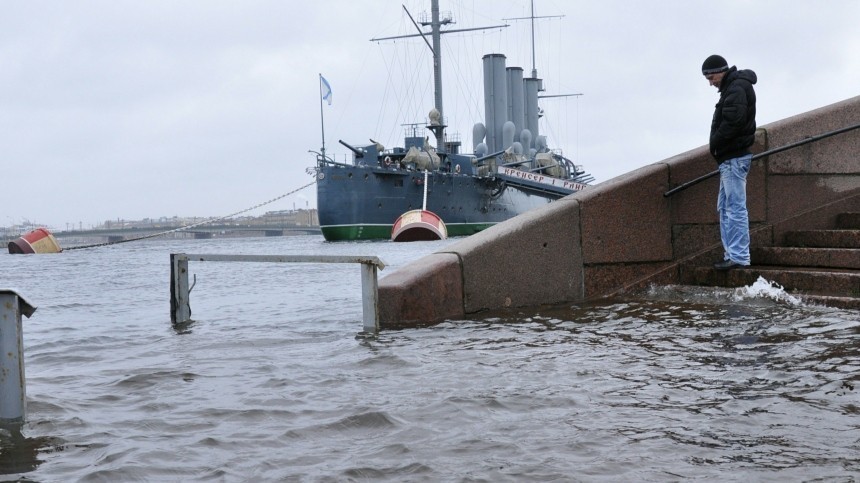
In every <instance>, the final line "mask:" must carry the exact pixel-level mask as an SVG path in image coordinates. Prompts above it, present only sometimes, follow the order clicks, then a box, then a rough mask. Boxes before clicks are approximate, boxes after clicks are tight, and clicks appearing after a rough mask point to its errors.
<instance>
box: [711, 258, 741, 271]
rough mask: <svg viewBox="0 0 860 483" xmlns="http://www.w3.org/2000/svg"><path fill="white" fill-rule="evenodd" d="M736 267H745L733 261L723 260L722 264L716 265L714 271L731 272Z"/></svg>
mask: <svg viewBox="0 0 860 483" xmlns="http://www.w3.org/2000/svg"><path fill="white" fill-rule="evenodd" d="M736 267H743V265H741V264H740V263H738V262H734V261H732V260H723V261H722V262H719V263H715V264H714V270H731V269H732V268H736Z"/></svg>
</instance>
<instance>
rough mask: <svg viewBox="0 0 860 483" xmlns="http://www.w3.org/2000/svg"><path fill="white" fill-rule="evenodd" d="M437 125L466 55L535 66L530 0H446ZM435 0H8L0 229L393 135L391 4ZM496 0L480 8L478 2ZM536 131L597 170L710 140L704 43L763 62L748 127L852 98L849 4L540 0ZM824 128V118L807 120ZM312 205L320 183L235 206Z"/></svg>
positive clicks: (424, 65) (280, 168) (214, 204)
mask: <svg viewBox="0 0 860 483" xmlns="http://www.w3.org/2000/svg"><path fill="white" fill-rule="evenodd" d="M440 3H441V10H442V11H443V12H451V14H452V15H453V18H454V20H455V21H456V22H457V23H456V24H455V25H453V26H452V28H466V27H479V26H490V25H498V24H503V23H507V24H509V25H510V27H508V28H506V29H500V28H497V29H492V30H487V31H480V32H472V33H463V34H450V35H446V36H443V45H444V47H443V61H442V62H443V64H442V65H443V69H444V70H445V87H444V103H445V104H444V108H445V112H444V114H445V116H446V118H447V121H448V124H449V126H450V128H449V136H450V135H455V134H459V135H460V137H461V138H462V140H463V144H464V146H465V147H466V148H467V149H465V150H466V151H470V150H471V146H472V141H471V131H472V129H471V128H472V125H473V124H474V123H475V122H477V121H482V120H483V100H482V97H481V96H482V87H481V77H480V76H481V73H482V67H481V57H482V56H483V55H484V54H488V53H503V54H505V55H506V56H507V65H508V66H521V67H523V68H524V69H525V72H526V74H528V73H529V72H530V70H531V53H530V49H529V45H530V33H529V23H528V22H525V21H520V20H503V19H511V18H515V17H522V16H527V15H528V12H529V10H528V9H529V2H528V0H466V1H455V0H441V2H440ZM401 5H405V6H406V8H407V9H408V10H409V11H410V12H411V13H412V14H413V15H414V16H415V17H416V19H417V18H418V16H419V15H421V14H422V13H423V12H426V13H427V14H428V15H429V10H430V1H429V0H405V1H403V2H393V1H382V0H375V1H370V0H319V1H316V2H297V1H290V2H287V1H283V0H242V1H217V0H182V1H175V0H170V1H167V0H164V1H161V0H146V1H123V0H85V1H77V0H68V1H59V0H57V1H44V0H27V1H24V0H20V1H15V0H3V2H2V11H0V148H2V163H3V166H2V167H3V169H2V180H3V182H2V187H0V226H8V225H12V224H18V223H21V222H22V221H24V220H28V221H31V222H35V223H39V224H43V225H47V226H49V227H52V228H54V229H58V230H60V229H65V228H66V227H67V226H69V225H74V226H76V227H77V226H80V225H83V226H84V227H87V226H89V225H95V224H99V223H102V222H104V221H105V220H117V219H127V220H128V219H142V218H147V217H149V218H159V217H162V216H168V217H170V216H174V215H177V216H198V217H209V216H223V215H227V214H230V213H235V212H237V211H240V210H244V209H246V208H249V207H252V206H254V205H257V204H258V203H261V202H263V201H266V200H269V199H272V198H275V197H278V196H280V195H283V194H285V193H288V192H290V191H293V190H295V189H297V188H299V187H301V186H303V185H305V184H307V183H310V182H312V181H313V178H312V177H311V176H309V175H308V174H307V173H306V169H307V168H309V167H311V166H313V164H314V157H313V155H312V154H310V153H309V152H308V151H309V150H315V151H317V150H319V149H320V146H321V129H320V94H319V81H318V74H319V73H322V75H323V76H325V78H326V79H327V80H328V82H329V84H330V85H331V87H332V91H333V102H332V104H331V105H330V106H329V105H324V106H323V111H324V116H325V135H326V148H327V151H328V152H329V153H330V154H334V155H336V156H337V157H338V158H339V159H342V158H343V157H344V156H345V155H346V154H347V150H346V149H345V148H344V147H342V146H341V145H339V144H338V143H337V140H338V139H343V140H344V141H347V142H349V143H352V144H361V143H364V142H367V140H368V139H370V138H373V139H374V140H377V141H379V142H382V143H383V144H384V145H385V146H386V147H394V146H397V145H401V143H402V134H403V131H402V127H401V125H402V124H405V123H410V122H424V121H426V116H427V112H428V111H429V110H430V108H431V107H432V103H433V94H432V71H431V61H430V57H429V53H428V49H427V47H426V46H425V45H424V44H423V42H422V41H421V40H410V41H404V40H400V41H396V42H391V41H388V42H370V41H369V40H370V39H371V38H375V37H386V36H394V35H401V34H409V33H413V32H414V30H415V28H414V27H413V26H412V24H411V23H410V21H409V18H408V17H407V16H406V14H405V13H404V9H403V7H402V6H401ZM492 5H496V6H497V8H496V9H495V10H493V9H491V8H490V7H491V6H492ZM535 9H536V14H537V15H563V17H560V18H547V19H540V20H537V21H536V27H537V32H536V35H535V38H536V43H537V49H538V50H537V56H536V62H537V66H536V67H537V70H538V74H539V76H540V77H542V78H543V79H544V84H545V87H546V92H545V94H573V93H582V94H583V96H581V97H570V98H554V99H546V100H545V101H544V102H542V108H543V109H544V111H545V113H546V115H545V117H544V118H543V119H542V121H541V130H542V134H545V135H547V136H548V138H549V144H550V146H551V147H554V148H560V149H562V150H563V152H564V154H565V155H566V156H568V157H570V158H572V159H573V160H574V161H575V162H576V163H577V164H582V165H584V167H585V168H586V170H587V171H589V172H591V173H592V174H593V175H594V176H595V177H596V178H597V181H598V182H601V181H606V180H608V179H610V178H612V177H615V176H617V175H620V174H623V173H625V172H628V171H631V170H633V169H636V168H639V167H642V166H645V165H648V164H651V163H654V162H657V161H661V160H663V159H666V158H668V157H671V156H674V155H675V154H679V153H682V152H685V151H688V150H690V149H694V148H697V147H699V146H701V145H703V144H705V143H706V142H707V136H708V128H709V123H710V117H711V114H712V111H713V106H714V103H715V102H716V100H717V93H716V90H715V89H714V88H713V87H710V86H709V85H708V83H707V81H706V80H704V78H703V77H702V75H701V71H700V67H701V64H702V61H703V60H704V59H705V57H707V56H708V55H710V54H714V53H718V54H721V55H723V56H724V57H725V58H726V59H728V61H729V64H730V65H737V66H738V67H739V68H749V69H753V70H755V71H756V73H757V74H758V77H759V82H758V84H757V85H756V90H757V93H758V121H759V125H764V124H768V123H771V122H774V121H778V120H780V119H784V118H786V117H790V116H793V115H796V114H801V113H804V112H806V111H809V110H812V109H815V108H818V107H822V106H825V105H828V104H832V103H834V102H838V101H841V100H844V99H848V98H851V97H854V96H857V95H860V28H858V22H860V1H858V0H828V1H827V2H817V1H812V0H809V1H800V0H756V1H750V0H722V1H720V2H713V1H698V0H653V1H649V2H643V1H634V0H599V1H597V0H595V1H569V0H564V1H562V0H536V1H535ZM810 134H817V133H810ZM315 206H316V192H315V188H314V187H313V186H311V187H309V188H306V189H304V190H302V191H300V192H298V193H297V194H295V195H291V196H289V197H285V198H283V199H281V200H279V201H277V202H275V203H272V204H270V205H267V206H264V207H261V208H258V209H256V210H254V211H252V212H250V214H255V215H257V214H262V213H263V212H265V211H270V210H283V209H292V208H294V207H295V208H305V207H315Z"/></svg>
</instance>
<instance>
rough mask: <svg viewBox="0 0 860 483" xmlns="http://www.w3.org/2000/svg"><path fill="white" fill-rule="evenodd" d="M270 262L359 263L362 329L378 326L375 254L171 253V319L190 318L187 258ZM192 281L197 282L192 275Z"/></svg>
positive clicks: (379, 266)
mask: <svg viewBox="0 0 860 483" xmlns="http://www.w3.org/2000/svg"><path fill="white" fill-rule="evenodd" d="M191 260H194V261H197V262H269V263H272V262H274V263H360V264H361V303H362V319H363V326H364V331H365V332H374V333H375V332H377V331H378V330H379V283H378V280H377V270H382V269H384V268H385V263H383V262H382V260H380V259H379V258H378V257H364V256H339V255H191V254H186V253H171V254H170V320H171V322H173V324H174V325H176V324H181V323H184V322H189V321H190V320H191V303H190V300H189V296H190V294H191V290H192V289H193V288H194V285H191V286H189V285H188V262H189V261H191ZM194 283H195V284H196V283H197V278H196V276H195V278H194Z"/></svg>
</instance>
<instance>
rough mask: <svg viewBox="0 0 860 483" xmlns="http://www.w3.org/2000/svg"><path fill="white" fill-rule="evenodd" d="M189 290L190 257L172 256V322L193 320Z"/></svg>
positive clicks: (176, 254) (174, 254)
mask: <svg viewBox="0 0 860 483" xmlns="http://www.w3.org/2000/svg"><path fill="white" fill-rule="evenodd" d="M189 295H190V294H189V289H188V257H187V256H185V255H184V254H181V253H171V254H170V321H171V322H173V323H174V324H181V323H183V322H188V321H189V320H191V301H190V300H189Z"/></svg>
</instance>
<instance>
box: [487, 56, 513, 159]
mask: <svg viewBox="0 0 860 483" xmlns="http://www.w3.org/2000/svg"><path fill="white" fill-rule="evenodd" d="M483 62H484V118H485V121H486V126H487V147H488V148H489V151H490V152H491V153H492V152H496V151H500V150H501V149H502V126H503V125H504V124H505V121H507V117H508V81H507V78H506V76H505V56H504V55H503V54H487V55H485V56H484V57H483Z"/></svg>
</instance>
